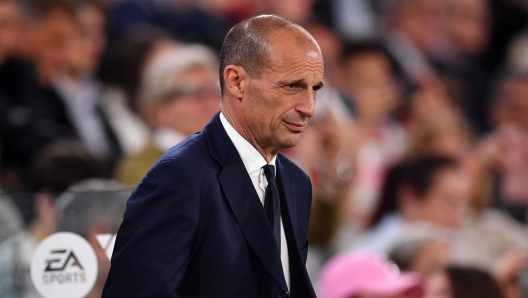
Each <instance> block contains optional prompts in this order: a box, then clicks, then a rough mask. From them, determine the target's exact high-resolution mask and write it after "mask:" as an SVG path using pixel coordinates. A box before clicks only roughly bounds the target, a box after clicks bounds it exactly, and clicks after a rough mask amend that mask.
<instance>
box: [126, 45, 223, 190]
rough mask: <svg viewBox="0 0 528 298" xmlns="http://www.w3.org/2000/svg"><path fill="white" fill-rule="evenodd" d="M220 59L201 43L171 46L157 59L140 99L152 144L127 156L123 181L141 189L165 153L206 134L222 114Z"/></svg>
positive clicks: (148, 71) (147, 74)
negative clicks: (207, 127) (197, 134)
mask: <svg viewBox="0 0 528 298" xmlns="http://www.w3.org/2000/svg"><path fill="white" fill-rule="evenodd" d="M217 64H218V61H217V59H216V58H215V56H214V54H213V53H212V52H211V51H210V50H209V49H207V48H205V47H203V46H198V45H180V46H178V47H176V48H174V47H169V48H167V49H166V50H164V51H161V52H159V53H158V56H157V57H155V58H153V59H152V60H151V62H150V63H149V65H147V66H146V70H145V72H144V75H143V80H142V82H141V91H140V94H141V100H142V107H143V111H144V113H145V117H146V118H147V119H148V121H149V123H150V125H151V127H152V129H153V135H152V140H151V141H150V142H149V143H148V144H147V145H146V146H145V148H143V150H142V151H141V152H139V153H138V154H136V155H133V156H130V157H127V158H125V159H124V160H123V161H122V163H121V165H120V167H119V169H118V171H117V177H118V180H120V181H121V182H123V183H125V184H127V185H136V184H137V183H139V181H140V180H141V178H143V176H144V175H145V173H146V172H147V171H148V169H149V168H150V167H151V166H152V165H153V164H154V162H155V161H156V160H157V159H158V158H159V157H160V156H161V154H162V153H163V152H165V151H166V150H168V149H169V148H171V147H173V146H175V145H176V144H178V143H179V142H181V141H183V140H184V139H185V138H186V137H187V136H189V135H190V134H191V133H193V132H195V131H198V130H201V129H202V128H203V127H204V126H205V125H206V124H207V122H208V121H209V120H210V119H211V118H212V116H213V115H214V113H215V112H216V111H218V110H219V102H218V98H219V94H220V93H219V90H218V83H217V81H218V74H217Z"/></svg>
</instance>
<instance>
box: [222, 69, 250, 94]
mask: <svg viewBox="0 0 528 298" xmlns="http://www.w3.org/2000/svg"><path fill="white" fill-rule="evenodd" d="M223 75H224V82H225V90H226V91H228V92H229V93H231V94H232V95H233V96H235V97H236V98H238V99H241V98H242V96H243V95H244V92H245V90H246V88H247V85H248V83H249V75H248V73H247V72H246V70H245V69H244V68H243V67H242V66H238V65H232V64H231V65H228V66H226V68H225V69H224V74H223Z"/></svg>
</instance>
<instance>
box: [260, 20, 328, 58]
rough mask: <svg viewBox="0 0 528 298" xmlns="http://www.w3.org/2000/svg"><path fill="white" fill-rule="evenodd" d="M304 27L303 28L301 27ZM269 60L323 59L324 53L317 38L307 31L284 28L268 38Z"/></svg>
mask: <svg viewBox="0 0 528 298" xmlns="http://www.w3.org/2000/svg"><path fill="white" fill-rule="evenodd" d="M301 29H302V28H301ZM267 52H268V59H267V60H268V62H279V60H284V59H286V58H289V59H292V60H304V59H309V60H312V61H316V60H321V62H322V59H323V58H322V54H321V50H320V48H319V45H318V44H317V42H316V41H315V39H314V38H313V37H312V36H311V35H310V34H309V33H308V32H306V31H304V30H303V31H301V30H299V29H297V28H293V29H291V28H284V29H280V30H277V31H276V32H274V33H273V34H270V35H269V36H268V38H267Z"/></svg>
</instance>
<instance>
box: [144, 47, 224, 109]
mask: <svg viewBox="0 0 528 298" xmlns="http://www.w3.org/2000/svg"><path fill="white" fill-rule="evenodd" d="M194 66H202V67H204V68H205V69H207V70H209V71H211V73H212V74H213V75H216V69H218V58H217V57H216V55H215V54H214V53H213V52H212V51H211V50H210V49H209V48H207V47H205V46H202V45H197V44H183V45H177V46H172V47H170V48H168V49H165V50H162V52H160V53H159V54H158V55H157V56H155V57H154V58H153V59H152V60H151V61H150V62H149V63H148V64H147V66H146V68H145V71H144V73H143V77H142V79H141V86H140V91H139V100H140V106H141V108H142V109H149V108H150V107H151V106H152V104H154V103H156V102H159V101H161V100H163V99H165V97H166V95H168V94H170V93H171V92H172V91H173V90H174V88H175V83H176V79H177V77H178V76H180V75H182V74H183V73H184V72H185V71H186V70H188V69H189V68H191V67H194Z"/></svg>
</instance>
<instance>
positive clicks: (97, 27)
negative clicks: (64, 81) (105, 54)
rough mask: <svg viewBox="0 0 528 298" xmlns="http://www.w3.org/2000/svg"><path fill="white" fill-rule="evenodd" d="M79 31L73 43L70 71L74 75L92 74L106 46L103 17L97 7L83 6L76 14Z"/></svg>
mask: <svg viewBox="0 0 528 298" xmlns="http://www.w3.org/2000/svg"><path fill="white" fill-rule="evenodd" d="M77 20H78V22H79V31H78V35H77V38H75V42H74V45H73V46H74V51H72V57H71V58H72V59H71V63H70V71H71V72H73V73H74V74H77V73H86V72H93V71H94V70H95V69H96V67H97V65H98V64H99V60H100V59H101V54H102V51H103V49H104V47H105V44H106V38H105V33H104V28H105V17H104V14H103V12H102V11H100V10H99V9H98V8H97V7H95V6H93V5H90V4H85V5H83V6H82V7H80V9H79V10H78V12H77Z"/></svg>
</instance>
